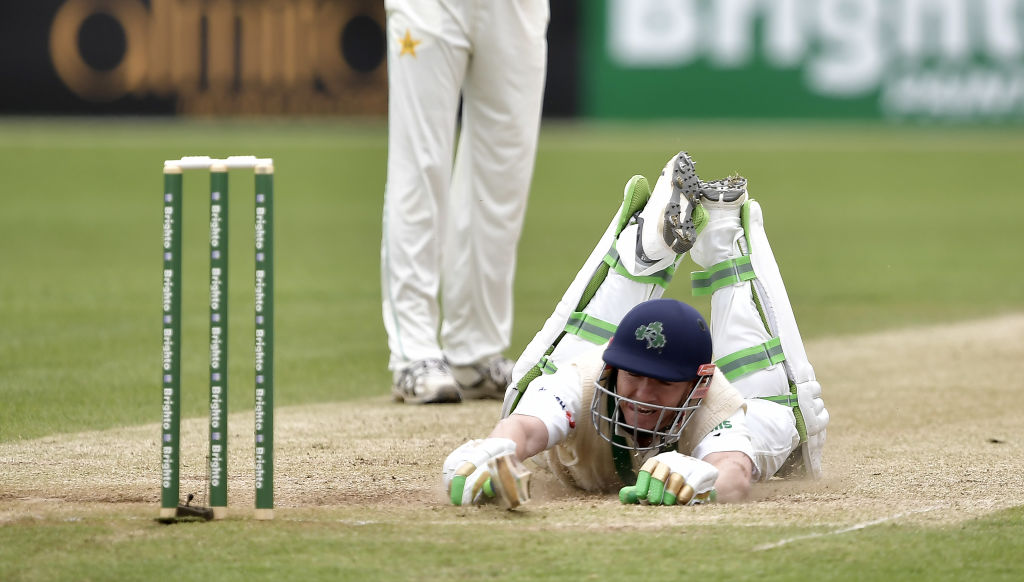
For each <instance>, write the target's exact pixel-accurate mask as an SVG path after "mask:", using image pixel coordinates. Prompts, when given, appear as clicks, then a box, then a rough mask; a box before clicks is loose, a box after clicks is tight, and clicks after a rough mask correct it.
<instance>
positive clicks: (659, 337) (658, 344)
mask: <svg viewBox="0 0 1024 582" xmlns="http://www.w3.org/2000/svg"><path fill="white" fill-rule="evenodd" d="M662 329H663V328H662V325H661V322H660V321H652V322H651V323H648V324H647V325H641V326H640V327H638V328H636V334H635V335H636V339H637V341H640V340H644V339H646V340H647V349H649V350H652V349H657V350H660V349H661V348H663V347H665V343H666V342H665V335H664V334H662V333H661V332H662Z"/></svg>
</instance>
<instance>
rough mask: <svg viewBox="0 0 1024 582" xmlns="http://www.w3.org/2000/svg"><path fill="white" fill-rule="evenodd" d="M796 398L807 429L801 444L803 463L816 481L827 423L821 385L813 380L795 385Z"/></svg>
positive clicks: (827, 416)
mask: <svg viewBox="0 0 1024 582" xmlns="http://www.w3.org/2000/svg"><path fill="white" fill-rule="evenodd" d="M796 398H797V403H798V404H799V405H800V415H801V416H803V418H804V426H805V427H806V428H807V442H806V443H804V444H803V447H804V462H805V463H806V464H807V469H808V471H809V472H810V474H811V476H812V477H814V478H815V479H817V478H818V477H821V450H822V449H823V448H824V446H825V434H826V430H825V429H826V427H828V421H829V415H828V410H826V409H825V401H824V400H822V399H821V384H818V382H816V381H814V380H810V381H807V382H801V383H799V384H797V386H796Z"/></svg>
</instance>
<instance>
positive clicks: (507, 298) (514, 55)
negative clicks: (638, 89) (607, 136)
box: [441, 0, 548, 398]
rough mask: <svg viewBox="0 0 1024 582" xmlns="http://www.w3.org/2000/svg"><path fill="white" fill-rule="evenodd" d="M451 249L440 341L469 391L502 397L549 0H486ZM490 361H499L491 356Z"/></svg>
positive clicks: (469, 92) (475, 22)
mask: <svg viewBox="0 0 1024 582" xmlns="http://www.w3.org/2000/svg"><path fill="white" fill-rule="evenodd" d="M470 18H471V19H472V20H471V21H472V25H471V28H472V29H473V30H474V31H475V34H474V36H473V38H472V41H473V46H472V57H471V58H470V60H469V63H468V68H467V72H466V78H465V81H464V82H463V101H462V130H461V134H460V139H459V146H458V152H457V153H456V158H455V167H454V171H453V175H452V185H451V198H450V205H449V207H448V215H447V221H448V222H447V224H448V228H447V229H446V231H445V233H444V236H445V239H444V240H445V245H444V252H443V265H444V271H443V276H442V279H443V285H442V291H441V294H442V295H441V297H442V310H443V312H444V321H443V322H442V323H441V345H442V347H443V349H444V353H445V356H446V358H447V359H448V362H449V363H450V364H451V365H452V369H453V372H454V373H455V377H456V379H458V380H459V383H460V384H461V385H462V388H463V395H464V396H466V397H469V398H473V397H485V396H486V397H497V398H500V397H501V396H502V395H503V394H504V392H505V388H506V387H507V385H508V383H509V380H510V374H511V362H510V361H509V360H507V359H505V358H504V357H503V356H501V353H502V352H503V351H504V350H505V349H506V348H508V345H509V341H510V336H511V333H512V319H513V314H512V307H513V305H512V291H513V290H512V282H513V278H514V276H515V269H516V252H517V247H518V244H519V238H520V234H521V232H522V226H523V218H524V215H525V213H526V203H527V198H528V195H529V190H530V183H531V180H532V177H533V167H534V160H535V157H536V149H537V136H538V132H539V128H540V116H541V105H542V101H543V95H544V79H545V72H546V66H547V40H546V36H545V35H546V31H547V22H548V8H547V2H546V1H544V0H529V1H525V2H479V3H476V9H475V11H473V12H472V16H471V17H470ZM492 360H499V361H498V362H493V361H492Z"/></svg>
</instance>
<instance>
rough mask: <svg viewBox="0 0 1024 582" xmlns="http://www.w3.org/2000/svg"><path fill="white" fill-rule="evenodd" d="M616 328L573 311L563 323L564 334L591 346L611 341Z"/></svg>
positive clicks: (590, 316)
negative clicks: (582, 340) (577, 338)
mask: <svg viewBox="0 0 1024 582" xmlns="http://www.w3.org/2000/svg"><path fill="white" fill-rule="evenodd" d="M617 327H618V326H616V325H615V324H614V323H609V322H607V321H604V320H601V319H598V318H596V317H594V316H592V315H587V314H586V313H583V312H582V311H575V312H573V313H572V314H571V315H570V316H569V321H567V322H566V323H565V332H566V333H570V334H572V335H575V336H577V337H579V338H581V339H584V340H586V341H588V342H590V343H592V344H595V345H601V344H603V343H606V342H607V341H608V340H610V339H612V335H614V334H615V329H616V328H617ZM542 363H543V362H542Z"/></svg>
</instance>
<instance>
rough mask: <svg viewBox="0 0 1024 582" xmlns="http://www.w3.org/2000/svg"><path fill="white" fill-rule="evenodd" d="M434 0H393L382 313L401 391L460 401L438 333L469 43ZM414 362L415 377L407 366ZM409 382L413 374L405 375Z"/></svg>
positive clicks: (412, 396) (422, 398) (418, 398)
mask: <svg viewBox="0 0 1024 582" xmlns="http://www.w3.org/2000/svg"><path fill="white" fill-rule="evenodd" d="M459 34H460V32H459V29H458V26H457V24H456V23H454V22H453V21H452V20H451V18H450V17H448V16H446V13H445V12H444V10H442V9H441V6H440V4H439V3H438V2H436V1H435V0H423V1H422V2H414V3H408V2H398V1H395V2H389V3H388V13H387V44H388V97H389V105H388V107H389V110H388V119H389V123H388V167H387V185H386V187H385V195H384V219H383V236H382V243H381V287H382V294H383V301H382V312H383V319H384V326H385V329H386V331H387V334H388V347H389V348H390V350H391V357H390V361H389V368H391V369H392V370H394V371H395V380H396V383H395V391H396V397H398V398H401V399H404V400H406V401H408V402H430V401H451V400H455V401H457V400H458V399H459V394H458V386H457V385H456V384H455V382H454V379H453V378H452V377H451V373H450V371H449V370H448V368H447V365H446V364H445V363H444V360H443V354H442V352H441V348H440V346H439V345H438V340H437V333H438V326H439V320H440V313H439V307H438V302H437V296H438V292H439V288H440V285H441V280H440V278H441V260H442V258H441V255H442V249H441V241H442V233H444V232H445V230H446V228H447V227H448V225H447V224H446V220H447V215H448V201H447V195H448V188H449V183H450V175H451V163H452V152H453V151H454V131H455V124H456V115H457V112H458V103H459V91H460V87H461V84H462V80H463V75H464V71H465V67H466V63H467V61H468V58H469V57H468V47H467V46H466V43H465V41H461V42H460V41H459V36H458V35H459ZM412 363H416V365H417V366H416V368H417V369H416V370H407V371H410V372H413V371H414V372H416V374H407V375H405V377H403V376H402V375H401V372H402V371H403V370H405V369H406V368H411V366H410V364H412ZM406 380H407V381H406Z"/></svg>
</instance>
